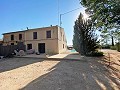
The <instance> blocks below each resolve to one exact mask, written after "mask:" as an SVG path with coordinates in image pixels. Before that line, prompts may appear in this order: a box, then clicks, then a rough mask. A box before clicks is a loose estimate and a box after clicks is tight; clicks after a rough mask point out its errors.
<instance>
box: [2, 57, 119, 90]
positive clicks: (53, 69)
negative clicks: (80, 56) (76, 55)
mask: <svg viewBox="0 0 120 90" xmlns="http://www.w3.org/2000/svg"><path fill="white" fill-rule="evenodd" d="M84 59H85V61H74V60H73V61H72V60H70V61H69V60H61V61H59V60H43V59H30V58H11V59H6V60H4V61H1V62H0V90H119V89H120V79H119V78H118V77H116V76H115V75H113V72H112V71H111V69H109V68H108V67H106V66H105V64H104V63H102V59H100V58H91V57H85V58H84Z"/></svg>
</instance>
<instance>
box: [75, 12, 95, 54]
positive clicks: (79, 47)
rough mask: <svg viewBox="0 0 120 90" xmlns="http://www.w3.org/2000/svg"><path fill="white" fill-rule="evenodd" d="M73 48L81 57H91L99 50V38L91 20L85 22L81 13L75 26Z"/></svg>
mask: <svg viewBox="0 0 120 90" xmlns="http://www.w3.org/2000/svg"><path fill="white" fill-rule="evenodd" d="M73 47H74V48H75V50H76V51H78V52H79V53H80V54H81V55H89V54H90V53H91V52H95V50H96V48H97V38H95V33H94V29H93V27H92V23H91V21H90V20H84V19H83V15H82V14H81V13H80V15H79V17H78V19H77V20H76V21H75V25H74V35H73Z"/></svg>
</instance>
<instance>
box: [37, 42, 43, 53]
mask: <svg viewBox="0 0 120 90" xmlns="http://www.w3.org/2000/svg"><path fill="white" fill-rule="evenodd" d="M38 50H39V53H45V43H39V44H38Z"/></svg>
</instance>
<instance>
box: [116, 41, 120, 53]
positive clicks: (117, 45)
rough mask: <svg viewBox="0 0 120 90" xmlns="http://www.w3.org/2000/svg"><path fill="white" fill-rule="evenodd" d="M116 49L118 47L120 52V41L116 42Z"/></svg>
mask: <svg viewBox="0 0 120 90" xmlns="http://www.w3.org/2000/svg"><path fill="white" fill-rule="evenodd" d="M116 49H117V51H118V52H120V43H117V44H116Z"/></svg>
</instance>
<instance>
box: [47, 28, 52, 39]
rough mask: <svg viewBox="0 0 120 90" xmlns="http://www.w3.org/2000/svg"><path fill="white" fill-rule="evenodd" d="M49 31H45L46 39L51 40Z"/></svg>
mask: <svg viewBox="0 0 120 90" xmlns="http://www.w3.org/2000/svg"><path fill="white" fill-rule="evenodd" d="M51 36H52V35H51V30H49V31H46V38H51Z"/></svg>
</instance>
